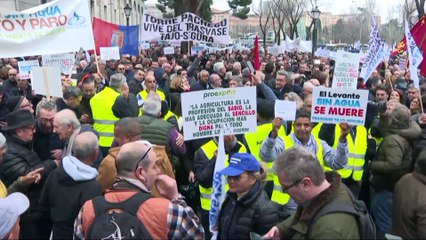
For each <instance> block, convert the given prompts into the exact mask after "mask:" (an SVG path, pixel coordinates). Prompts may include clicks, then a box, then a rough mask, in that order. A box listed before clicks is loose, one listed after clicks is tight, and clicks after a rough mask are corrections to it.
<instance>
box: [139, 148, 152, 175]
mask: <svg viewBox="0 0 426 240" xmlns="http://www.w3.org/2000/svg"><path fill="white" fill-rule="evenodd" d="M151 149H152V146H150V147H149V148H148V150H146V152H145V153H144V154H143V155H142V157H141V158H140V159H139V161H138V163H137V164H136V168H135V171H136V170H137V169H138V166H139V164H140V163H141V162H142V160H143V159H144V158H145V157H146V156H147V155H148V153H149V151H151Z"/></svg>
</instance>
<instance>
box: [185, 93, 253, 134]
mask: <svg viewBox="0 0 426 240" xmlns="http://www.w3.org/2000/svg"><path fill="white" fill-rule="evenodd" d="M181 100H182V118H183V132H184V139H185V140H191V139H198V138H206V137H213V136H217V135H219V132H220V129H221V128H224V130H225V133H227V134H229V133H232V134H242V133H246V132H255V131H256V122H257V120H256V88H255V87H243V88H231V89H214V90H205V91H196V92H187V93H182V94H181ZM195 100H196V101H195Z"/></svg>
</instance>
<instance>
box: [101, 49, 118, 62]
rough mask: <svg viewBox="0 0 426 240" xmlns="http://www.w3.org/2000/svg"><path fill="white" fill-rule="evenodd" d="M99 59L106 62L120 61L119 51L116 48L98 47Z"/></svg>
mask: <svg viewBox="0 0 426 240" xmlns="http://www.w3.org/2000/svg"><path fill="white" fill-rule="evenodd" d="M99 51H100V52H101V59H102V60H105V61H108V60H120V50H119V48H118V47H100V48H99Z"/></svg>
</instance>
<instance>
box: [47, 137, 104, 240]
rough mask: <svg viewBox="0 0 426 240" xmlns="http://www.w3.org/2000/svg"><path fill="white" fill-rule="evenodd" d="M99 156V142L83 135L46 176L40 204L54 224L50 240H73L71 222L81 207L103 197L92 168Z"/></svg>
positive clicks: (95, 172) (95, 138) (77, 138)
mask: <svg viewBox="0 0 426 240" xmlns="http://www.w3.org/2000/svg"><path fill="white" fill-rule="evenodd" d="M98 154H99V147H98V138H97V137H96V135H95V134H94V133H92V132H83V133H81V134H79V135H77V137H76V138H75V140H74V144H73V146H72V155H69V156H66V157H64V158H63V159H62V165H61V166H60V167H58V168H56V169H55V170H53V171H52V173H51V174H50V175H49V177H48V178H47V180H46V183H45V185H44V187H43V192H42V195H41V198H40V202H41V204H42V206H43V210H44V211H46V212H47V214H50V219H51V220H52V223H53V228H52V233H53V234H52V239H72V236H73V225H74V220H75V218H76V217H77V214H78V211H80V209H81V207H82V206H83V204H84V203H85V202H86V201H87V200H89V199H92V198H94V197H96V196H100V195H101V194H102V190H101V186H100V185H99V183H98V182H97V181H96V177H97V176H98V172H97V171H96V169H95V168H93V167H91V166H92V165H93V163H94V162H95V160H96V159H97V156H98Z"/></svg>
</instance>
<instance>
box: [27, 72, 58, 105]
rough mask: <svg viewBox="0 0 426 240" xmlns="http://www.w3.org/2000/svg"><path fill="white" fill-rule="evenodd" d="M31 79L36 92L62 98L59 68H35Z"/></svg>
mask: <svg viewBox="0 0 426 240" xmlns="http://www.w3.org/2000/svg"><path fill="white" fill-rule="evenodd" d="M32 74H33V78H32V81H31V84H32V87H33V90H34V91H35V93H36V94H40V95H45V96H52V97H58V98H62V83H61V72H60V70H59V68H57V67H56V68H50V67H49V68H45V67H37V68H33V71H32Z"/></svg>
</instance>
